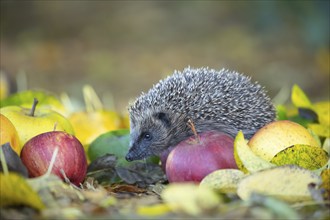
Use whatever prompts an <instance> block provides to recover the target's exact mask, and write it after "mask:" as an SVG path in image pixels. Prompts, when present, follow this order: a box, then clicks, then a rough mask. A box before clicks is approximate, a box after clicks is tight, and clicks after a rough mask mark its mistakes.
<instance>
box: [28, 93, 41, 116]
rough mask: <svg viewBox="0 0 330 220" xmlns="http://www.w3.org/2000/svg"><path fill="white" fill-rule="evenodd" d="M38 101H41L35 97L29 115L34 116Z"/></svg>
mask: <svg viewBox="0 0 330 220" xmlns="http://www.w3.org/2000/svg"><path fill="white" fill-rule="evenodd" d="M38 102H39V101H38V99H37V98H34V99H33V104H32V108H31V111H30V114H29V116H31V117H34V112H35V111H36V107H37V104H38Z"/></svg>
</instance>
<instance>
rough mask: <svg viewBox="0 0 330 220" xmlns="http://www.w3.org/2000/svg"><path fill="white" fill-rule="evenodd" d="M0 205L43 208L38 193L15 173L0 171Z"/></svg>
mask: <svg viewBox="0 0 330 220" xmlns="http://www.w3.org/2000/svg"><path fill="white" fill-rule="evenodd" d="M0 190H1V191H0V195H1V196H0V206H12V205H26V206H30V207H32V208H35V209H37V210H42V209H44V208H45V205H44V203H43V202H42V200H41V198H40V197H39V195H38V194H37V193H36V192H35V191H34V190H33V189H32V188H31V186H30V185H29V184H28V183H27V182H26V181H25V179H24V178H23V177H22V176H21V175H18V174H16V173H12V172H9V173H8V174H7V175H5V174H3V173H0Z"/></svg>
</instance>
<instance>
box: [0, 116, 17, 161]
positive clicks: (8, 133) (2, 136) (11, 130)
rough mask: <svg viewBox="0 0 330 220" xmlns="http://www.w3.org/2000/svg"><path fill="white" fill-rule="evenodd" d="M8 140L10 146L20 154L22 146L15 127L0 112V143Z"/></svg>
mask: <svg viewBox="0 0 330 220" xmlns="http://www.w3.org/2000/svg"><path fill="white" fill-rule="evenodd" d="M8 142H9V144H10V146H11V148H12V149H13V150H14V151H15V152H16V153H17V154H18V155H20V153H21V147H22V146H21V145H20V142H19V137H18V134H17V131H16V128H15V126H14V125H13V123H11V121H10V120H9V119H8V118H7V117H6V116H4V115H2V114H0V145H3V144H5V143H8Z"/></svg>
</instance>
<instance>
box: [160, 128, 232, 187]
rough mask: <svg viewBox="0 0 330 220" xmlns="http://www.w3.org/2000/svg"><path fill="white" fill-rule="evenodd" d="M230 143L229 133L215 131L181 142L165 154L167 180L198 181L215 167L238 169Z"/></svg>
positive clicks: (217, 168) (215, 168) (216, 168)
mask: <svg viewBox="0 0 330 220" xmlns="http://www.w3.org/2000/svg"><path fill="white" fill-rule="evenodd" d="M233 145H234V139H233V138H232V137H231V136H229V135H227V134H225V133H221V132H214V131H209V132H204V133H201V134H199V135H198V136H196V135H195V137H190V138H188V139H186V140H184V141H182V142H180V143H179V144H178V145H177V146H176V147H175V148H174V149H173V150H172V151H171V152H170V153H169V155H168V157H167V158H166V165H165V166H166V175H167V178H168V181H169V182H200V181H201V180H202V179H203V178H204V177H205V176H206V175H208V174H209V173H211V172H213V171H215V170H219V169H227V168H232V169H238V168H237V165H236V162H235V159H234V148H233ZM163 161H165V160H163Z"/></svg>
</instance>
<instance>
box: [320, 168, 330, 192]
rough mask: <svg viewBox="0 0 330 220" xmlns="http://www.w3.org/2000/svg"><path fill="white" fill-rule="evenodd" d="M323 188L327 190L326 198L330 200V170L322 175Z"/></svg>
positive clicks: (324, 171)
mask: <svg viewBox="0 0 330 220" xmlns="http://www.w3.org/2000/svg"><path fill="white" fill-rule="evenodd" d="M321 178H322V184H321V188H323V189H325V192H324V197H325V198H330V169H326V170H323V171H322V173H321Z"/></svg>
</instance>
